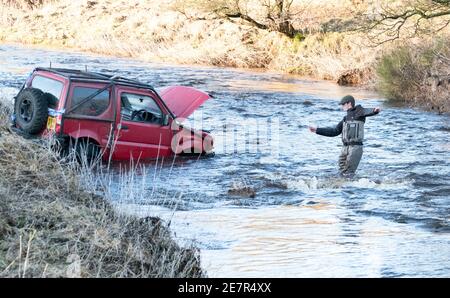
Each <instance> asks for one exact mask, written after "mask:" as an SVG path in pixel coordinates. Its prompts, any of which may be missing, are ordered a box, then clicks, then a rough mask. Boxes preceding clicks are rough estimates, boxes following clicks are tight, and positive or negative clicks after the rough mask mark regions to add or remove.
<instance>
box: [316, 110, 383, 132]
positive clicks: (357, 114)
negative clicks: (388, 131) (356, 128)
mask: <svg viewBox="0 0 450 298" xmlns="http://www.w3.org/2000/svg"><path fill="white" fill-rule="evenodd" d="M376 114H378V112H375V111H374V109H365V108H363V107H362V106H361V105H357V106H356V107H354V108H351V109H350V110H348V111H347V115H346V116H345V117H344V118H343V119H342V120H341V122H339V123H338V125H336V127H323V128H320V127H318V128H317V130H316V133H317V134H318V135H322V136H326V137H336V136H338V135H340V134H341V133H342V127H343V125H344V122H346V121H352V120H358V121H363V122H366V117H370V116H374V115H376Z"/></svg>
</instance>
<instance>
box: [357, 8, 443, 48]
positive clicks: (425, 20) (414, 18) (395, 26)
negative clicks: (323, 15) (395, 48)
mask: <svg viewBox="0 0 450 298" xmlns="http://www.w3.org/2000/svg"><path fill="white" fill-rule="evenodd" d="M366 22H367V23H366V25H365V26H363V28H362V29H363V30H364V31H366V32H367V33H368V34H369V37H370V38H371V40H372V41H373V42H374V43H375V44H376V45H380V44H383V43H386V42H389V41H393V40H397V39H400V38H403V37H405V38H411V37H415V36H419V35H423V34H434V33H437V32H439V31H441V30H442V29H444V28H445V27H447V26H448V25H449V24H450V0H410V1H387V2H386V3H382V4H380V7H379V11H378V13H376V14H375V15H374V16H370V17H369V18H368V19H366Z"/></svg>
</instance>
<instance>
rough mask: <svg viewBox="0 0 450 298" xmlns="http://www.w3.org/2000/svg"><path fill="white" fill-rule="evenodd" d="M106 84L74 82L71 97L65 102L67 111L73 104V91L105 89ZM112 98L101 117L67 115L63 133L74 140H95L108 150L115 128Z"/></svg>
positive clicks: (70, 90)
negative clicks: (79, 88) (110, 136)
mask: <svg viewBox="0 0 450 298" xmlns="http://www.w3.org/2000/svg"><path fill="white" fill-rule="evenodd" d="M105 86H106V85H105V84H95V83H80V82H74V83H72V84H71V86H70V89H69V96H68V97H67V100H66V102H65V105H64V108H65V109H66V111H67V110H68V109H69V107H70V106H71V103H72V96H73V91H74V89H75V88H76V87H89V88H98V89H101V88H104V87H105ZM113 102H114V101H113V100H112V99H111V98H110V103H109V107H108V108H107V109H106V111H105V112H103V113H102V114H100V115H99V116H86V115H77V114H76V113H66V114H65V115H64V122H63V125H62V132H63V134H65V135H68V136H70V137H72V138H73V139H79V138H89V139H91V140H95V142H96V143H98V145H100V146H101V147H102V148H106V146H107V143H108V139H109V135H110V132H111V129H113V127H114V125H113V124H114V122H115V117H114V106H113Z"/></svg>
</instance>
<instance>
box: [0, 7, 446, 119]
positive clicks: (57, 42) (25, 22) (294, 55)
mask: <svg viewBox="0 0 450 298" xmlns="http://www.w3.org/2000/svg"><path fill="white" fill-rule="evenodd" d="M23 2H24V1H19V0H18V1H12V2H10V3H16V5H9V6H7V5H3V6H2V9H1V11H0V13H1V16H0V43H1V42H2V43H19V44H22V45H28V46H30V45H33V46H39V47H50V48H54V49H65V50H76V51H83V52H87V53H95V54H101V55H109V56H115V57H129V58H136V59H139V60H143V61H150V62H163V63H171V64H187V65H192V64H195V65H211V66H226V67H237V68H250V69H263V70H268V71H276V72H282V73H289V74H296V75H301V76H306V77H310V78H314V79H324V80H332V81H335V82H337V83H339V84H341V85H357V86H363V87H364V88H370V89H377V90H378V91H379V92H380V93H381V94H382V96H384V97H386V98H389V99H390V100H393V101H400V102H401V103H403V104H405V105H409V106H413V107H422V108H425V109H427V110H430V111H435V112H438V113H448V112H450V104H449V102H448V97H449V96H448V95H450V90H449V89H448V88H447V87H445V88H444V87H443V86H444V85H445V86H447V85H448V84H447V83H446V82H444V83H445V84H442V82H443V81H442V79H443V78H442V75H447V73H446V70H445V69H439V71H438V73H437V74H435V73H434V72H435V71H434V70H433V69H432V68H433V66H432V65H436V64H438V63H440V61H438V60H439V59H438V58H436V59H435V60H436V62H433V63H431V64H430V65H426V66H425V67H422V68H421V69H420V71H419V69H414V71H413V72H405V71H404V70H403V69H402V65H403V64H402V63H401V61H399V63H397V61H394V63H391V65H392V66H393V68H391V69H388V71H386V68H385V67H384V66H385V65H383V61H385V59H384V58H385V57H386V56H388V57H389V56H392V57H398V55H396V54H395V52H396V51H397V49H398V48H400V47H403V46H405V45H408V47H409V50H410V51H411V52H414V51H415V50H417V49H418V48H421V47H422V48H423V46H427V44H429V42H426V41H425V40H423V39H422V38H420V39H418V40H416V41H414V42H412V43H407V42H405V41H400V42H398V43H386V44H382V45H380V46H377V47H374V46H371V41H370V40H369V39H368V37H367V34H366V33H363V32H358V31H353V30H352V28H354V25H355V20H354V15H355V13H357V12H358V11H361V10H370V4H367V3H365V1H350V0H348V1H340V2H339V3H338V4H337V3H335V1H317V2H316V1H314V2H313V3H310V2H308V1H301V0H299V1H295V3H294V5H295V12H296V20H297V23H295V24H294V25H295V26H296V27H297V28H302V32H305V33H304V34H297V35H296V36H295V37H294V38H289V37H287V36H286V35H284V34H282V33H279V32H276V31H269V30H263V29H260V28H258V27H255V26H253V25H252V24H251V23H249V22H246V21H243V20H242V19H237V18H234V19H223V18H216V17H214V16H211V15H210V14H205V13H204V12H201V11H199V10H195V9H191V8H189V7H187V5H186V4H182V7H180V3H183V1H181V2H180V1H177V0H163V1H158V2H157V3H154V2H150V3H149V2H145V1H137V0H134V1H131V2H130V1H123V0H121V1H112V0H97V1H87V0H86V1H68V0H59V1H48V2H47V1H44V4H43V5H42V6H38V7H35V8H33V9H30V7H27V6H26V5H25V4H20V3H23ZM447 33H448V32H447ZM447 33H446V31H445V30H443V31H441V32H440V34H442V35H443V36H444V35H445V34H447ZM417 44H419V45H421V47H420V46H419V47H418V46H417ZM392 52H394V54H392ZM438 54H440V53H438ZM414 55H415V54H414V53H412V56H414ZM415 56H418V55H415ZM410 60H411V61H412V60H414V59H410ZM418 60H420V61H422V60H423V59H420V57H419V59H418ZM412 62H416V61H412ZM380 69H381V70H380ZM423 70H425V71H423ZM430 73H432V74H431V75H430ZM434 77H438V80H437V81H436V83H435V82H433V83H429V82H430V80H433V78H434ZM393 78H394V80H393ZM397 78H400V81H405V82H408V81H410V82H412V81H414V84H411V85H408V86H410V87H411V88H409V87H408V86H406V87H405V84H401V83H399V82H398V80H396V79H397ZM444 79H445V78H444ZM418 84H419V85H420V86H418ZM394 89H396V90H394ZM427 94H431V95H430V96H428V95H427Z"/></svg>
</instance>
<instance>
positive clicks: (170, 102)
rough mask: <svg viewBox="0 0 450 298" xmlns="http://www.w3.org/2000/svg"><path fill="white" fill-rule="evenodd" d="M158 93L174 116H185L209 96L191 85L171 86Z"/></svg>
mask: <svg viewBox="0 0 450 298" xmlns="http://www.w3.org/2000/svg"><path fill="white" fill-rule="evenodd" d="M159 95H160V96H161V98H162V99H163V100H164V102H165V103H166V105H167V106H168V107H169V109H170V110H171V111H172V112H173V113H174V114H175V116H176V117H180V118H187V117H189V116H190V115H191V114H192V113H193V112H194V111H195V110H196V109H197V108H198V107H199V106H201V105H202V104H203V103H204V102H205V101H207V100H208V99H209V98H210V96H209V95H208V94H207V93H205V92H203V91H200V90H197V89H195V88H192V87H184V86H173V87H167V88H166V89H164V90H162V91H161V92H160V93H159Z"/></svg>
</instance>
